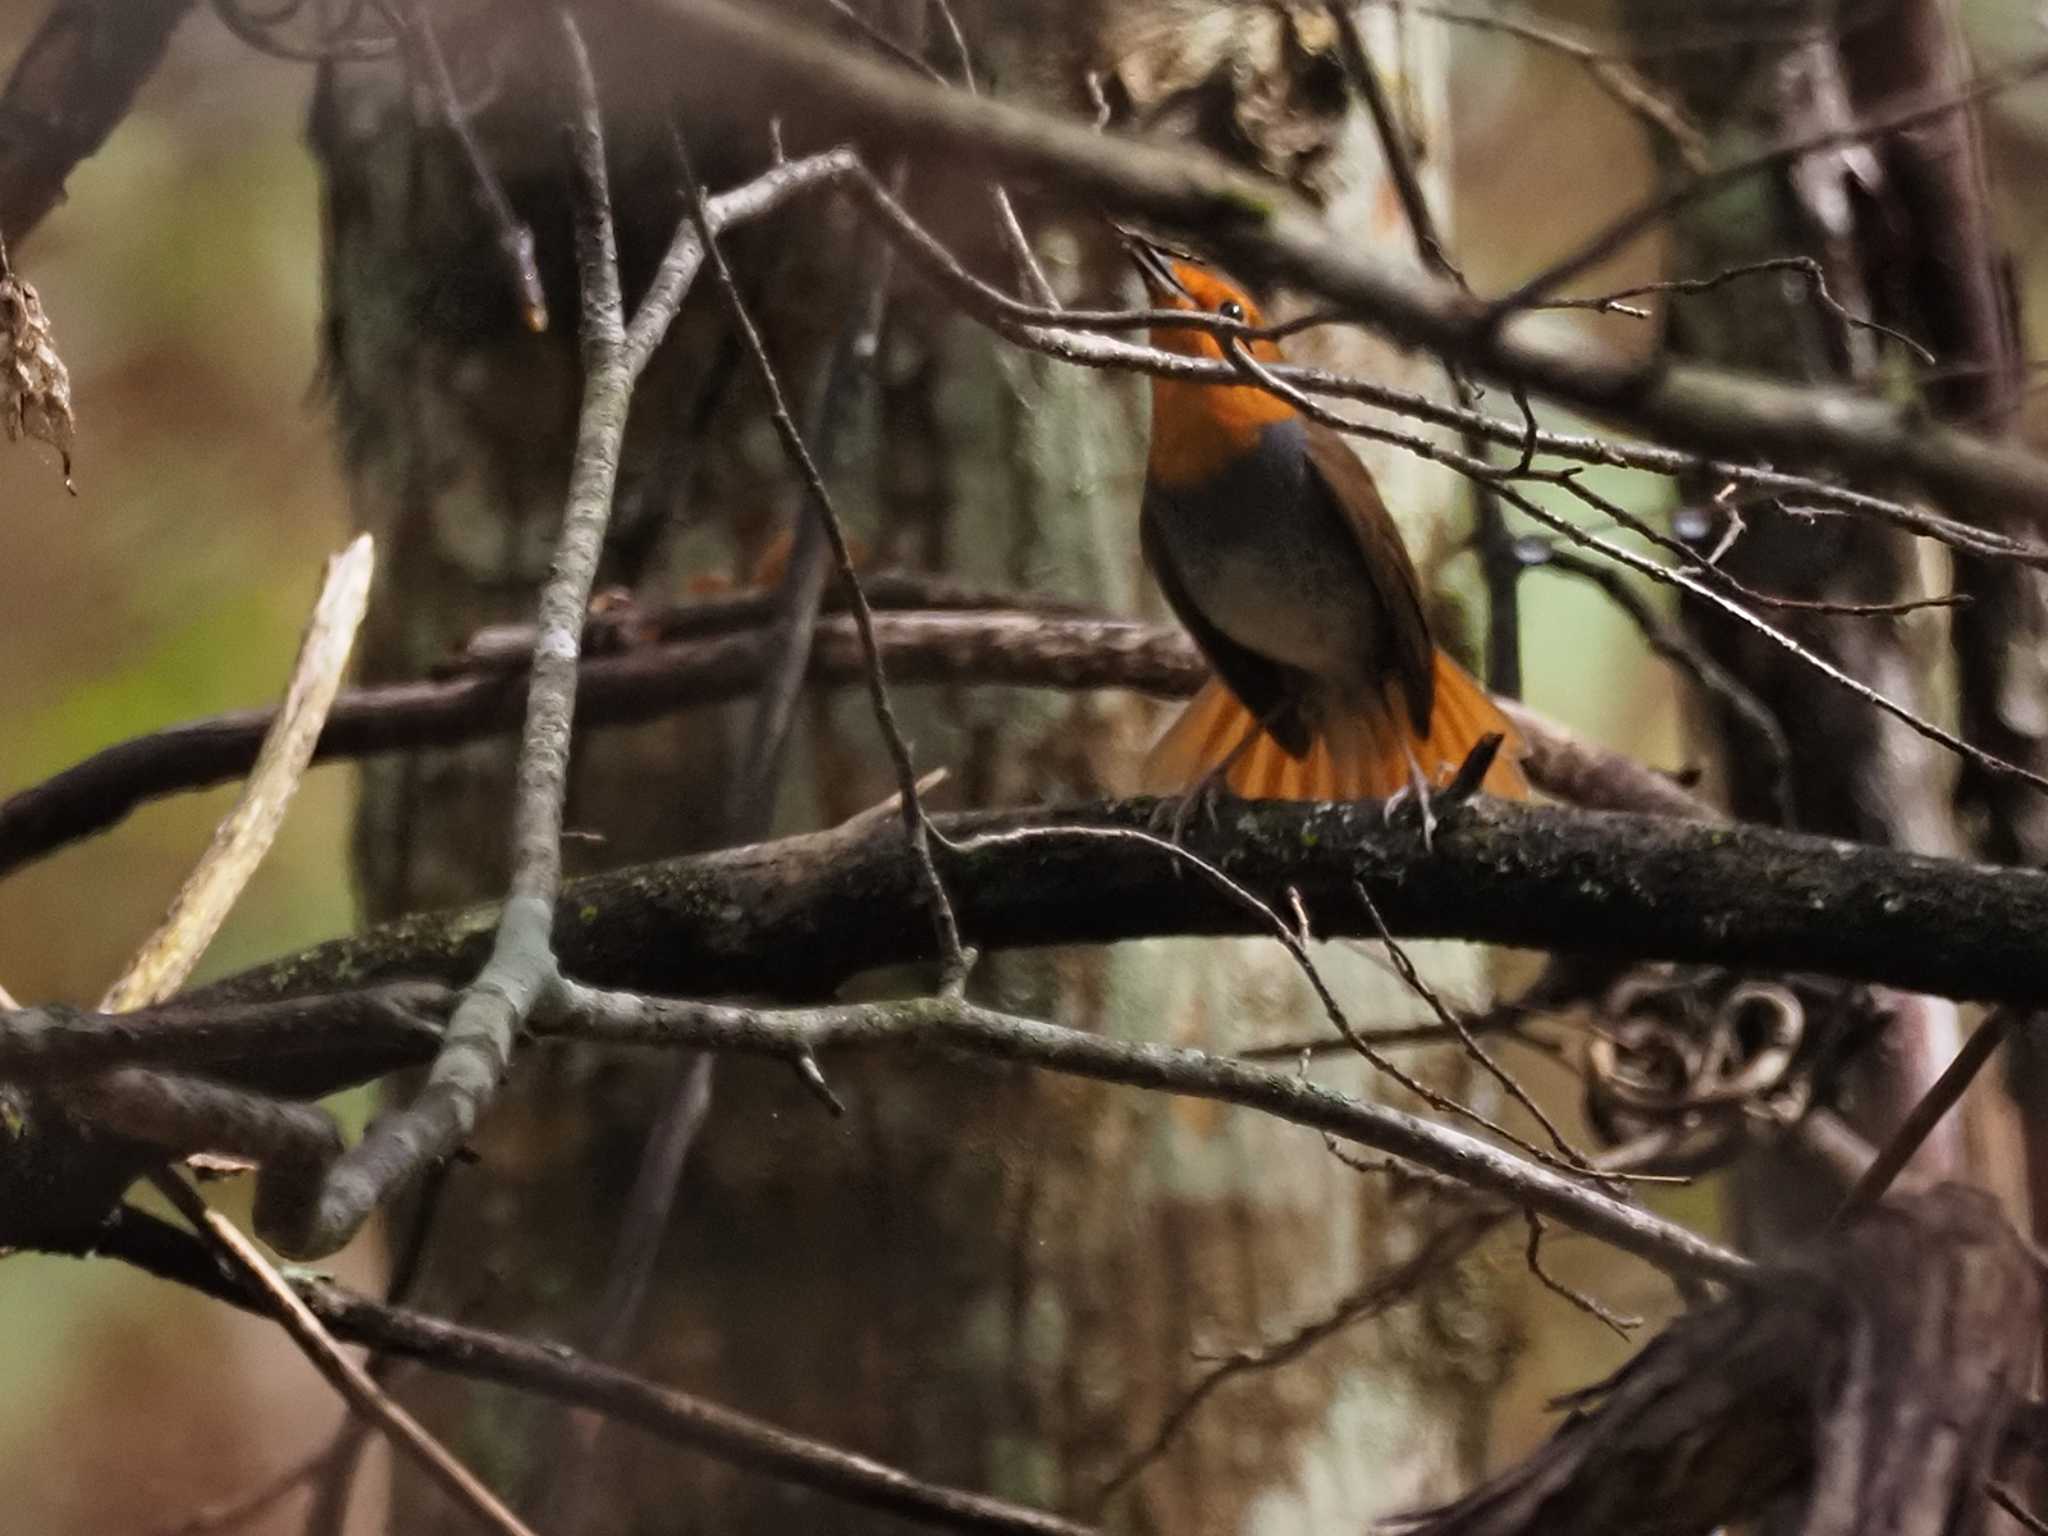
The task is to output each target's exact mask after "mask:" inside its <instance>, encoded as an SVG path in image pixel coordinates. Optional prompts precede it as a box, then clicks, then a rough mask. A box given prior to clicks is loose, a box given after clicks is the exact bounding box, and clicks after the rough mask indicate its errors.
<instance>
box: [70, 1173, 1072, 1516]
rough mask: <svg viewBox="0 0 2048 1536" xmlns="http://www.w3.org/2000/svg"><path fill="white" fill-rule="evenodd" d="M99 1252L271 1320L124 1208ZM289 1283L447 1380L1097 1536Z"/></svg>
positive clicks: (299, 1279)
mask: <svg viewBox="0 0 2048 1536" xmlns="http://www.w3.org/2000/svg"><path fill="white" fill-rule="evenodd" d="M92 1251H93V1252H94V1253H97V1254H101V1255H105V1256H107V1257H109V1258H117V1259H120V1260H122V1261H123V1262H125V1263H128V1264H132V1265H134V1266H135V1267H137V1268H138V1269H142V1270H145V1271H147V1272H148V1273H150V1274H152V1275H156V1276H158V1277H159V1278H161V1279H164V1280H169V1281H172V1282H174V1283H176V1284H179V1285H184V1286H187V1287H190V1288H191V1289H193V1290H196V1291H200V1292H203V1293H204V1294H206V1295H208V1296H212V1297H216V1298H217V1299H219V1300H221V1301H225V1302H228V1303H230V1304H231V1305H234V1306H238V1307H241V1308H244V1309H245V1310H249V1311H260V1310H262V1304H261V1302H260V1301H259V1300H258V1299H257V1298H256V1297H255V1296H253V1295H252V1294H251V1293H249V1292H248V1291H246V1290H244V1289H242V1288H240V1287H238V1286H237V1285H235V1284H234V1283H233V1281H231V1280H230V1279H229V1278H228V1277H227V1276H226V1275H224V1274H223V1273H222V1272H221V1270H220V1268H219V1266H218V1265H216V1264H215V1263H214V1262H213V1259H212V1256H211V1255H210V1254H209V1253H208V1252H207V1251H206V1249H205V1248H204V1246H203V1245H202V1244H200V1243H199V1242H198V1241H197V1240H196V1239H194V1238H191V1237H188V1236H186V1234H184V1233H183V1232H180V1231H179V1230H178V1229H177V1228H175V1227H172V1226H170V1225H169V1224H168V1223H166V1222H163V1221H160V1220H158V1219H156V1218H155V1217H152V1216H147V1215H144V1214H143V1213H141V1212H139V1211H136V1210H134V1209H132V1208H128V1207H123V1208H122V1209H121V1210H120V1211H119V1212H118V1213H117V1214H116V1216H115V1218H114V1220H112V1221H111V1222H110V1223H109V1224H108V1225H107V1227H106V1228H105V1230H104V1231H102V1232H101V1233H100V1234H98V1236H97V1239H96V1241H95V1243H94V1246H93V1250H92ZM288 1280H289V1283H290V1286H291V1288H292V1291H293V1293H294V1294H295V1295H296V1296H297V1298H298V1299H299V1300H300V1301H301V1302H303V1303H304V1304H305V1306H306V1307H307V1309H308V1310H309V1311H310V1312H311V1313H312V1314H313V1316H314V1317H315V1318H317V1319H318V1320H319V1321H320V1322H321V1323H322V1324H323V1325H325V1327H326V1328H327V1329H328V1331H329V1332H331V1333H332V1334H333V1335H334V1336H335V1337H336V1338H337V1339H341V1340H343V1341H345V1342H348V1343H352V1344H363V1345H367V1346H369V1347H370V1348H371V1349H374V1350H377V1351H378V1352H380V1353H382V1354H389V1355H398V1356H402V1357H404V1358H407V1359H412V1360H418V1361H420V1362H422V1363H423V1364H426V1365H429V1366H432V1367H434V1368H435V1369H437V1370H444V1371H451V1372H454V1373H456V1374H458V1375H463V1376H470V1377H474V1378H476V1379H478V1380H481V1381H495V1382H499V1383H502V1384H503V1385H506V1386H509V1387H514V1388H517V1389H519V1390H522V1391H528V1392H535V1393H539V1394H541V1395H543V1396H546V1397H550V1398H553V1399H555V1400H556V1401H558V1402H564V1403H573V1404H579V1405H582V1406H584V1407H589V1408H595V1409H597V1410H598V1411H599V1412H601V1413H604V1414H607V1415H609V1416H611V1417H613V1418H616V1419H618V1420H619V1421H620V1422H622V1423H627V1424H631V1425H633V1426H634V1427H635V1428H638V1429H642V1430H645V1431H647V1432H648V1433H649V1434H652V1435H655V1436H658V1437H659V1438H661V1439H664V1440H667V1441H670V1442H672V1443H674V1444H677V1445H683V1446H688V1447H690V1448H691V1449H693V1450H698V1451H702V1452H703V1453H704V1454H705V1455H708V1456H712V1457H715V1458H717V1459H718V1460H720V1461H724V1462H728V1463H730V1464H732V1465H734V1466H741V1467H747V1468H750V1469H752V1470H754V1471H757V1472H762V1473H765V1474H767V1475H768V1476H771V1477H777V1478H781V1479H783V1480H784V1481H787V1482H792V1483H796V1484H799V1485H800V1486H803V1487H806V1488H812V1489H815V1490H817V1491H818V1492H820V1493H824V1494H828V1495H830V1496H832V1497H834V1498H840V1499H845V1500H846V1501H847V1502H849V1503H852V1504H857V1505H861V1506H864V1507H866V1508H869V1509H883V1510H888V1511H890V1512H891V1513H894V1514H898V1515H902V1516H904V1517H905V1518H907V1519H911V1520H917V1521H921V1522H922V1523H924V1524H927V1525H938V1526H950V1527H953V1528H956V1529H962V1530H977V1531H1002V1532H1008V1533H1012V1536H1092V1532H1091V1530H1090V1528H1089V1527H1087V1526H1084V1525H1078V1524H1076V1523H1074V1522H1072V1521H1069V1520H1063V1519H1061V1518H1060V1517H1058V1516H1057V1515H1050V1514H1044V1513H1041V1512H1040V1511H1038V1510H1034V1509H1027V1508H1024V1507H1023V1506H1021V1505H1017V1504H1011V1503H1007V1502H1005V1501H1004V1500H1001V1499H995V1498H990V1497H987V1496H986V1495H983V1494H977V1493H969V1492H966V1491H964V1490H962V1489H957V1488H948V1487H946V1486H944V1485H943V1484H937V1483H928V1482H924V1481H922V1480H921V1479H919V1478H915V1477H912V1476H911V1475H910V1474H908V1473H906V1472H902V1471H899V1470H898V1469H896V1468H895V1467H892V1466H889V1465H888V1464H887V1463H885V1462H879V1461H875V1460H873V1459H871V1458H869V1457H866V1456H861V1455H858V1454H856V1453H854V1452H851V1451H845V1450H841V1449H839V1448H838V1447H836V1446H830V1445H826V1444H823V1443H822V1442H820V1441H816V1440H809V1439H806V1438H804V1437H803V1436H801V1435H796V1434H792V1433H790V1432H789V1431H788V1430H785V1429H782V1428H780V1427H778V1426H776V1425H773V1424H768V1423H765V1422H763V1421H762V1420H760V1419H756V1418H753V1417H751V1416H750V1415H747V1414H743V1413H738V1412H735V1411H734V1410H733V1409H730V1408H727V1407H724V1406H723V1405H721V1404H718V1403H713V1402H708V1401H706V1400H705V1399H703V1398H701V1397H693V1396H691V1395H690V1394H689V1393H686V1392H677V1391H675V1390H673V1389H671V1388H668V1387H663V1386H659V1385H657V1384H656V1383H654V1382H650V1381H647V1380H645V1379H643V1378H641V1377H638V1376H632V1375H629V1374H627V1373H626V1372H624V1371H620V1370H614V1369H612V1368H610V1367H608V1366H603V1365H598V1364H596V1363H595V1362H593V1361H591V1360H588V1359H586V1358H585V1357H583V1356H581V1355H579V1354H577V1353H576V1352H575V1351H574V1350H572V1349H567V1348H564V1347H563V1346H561V1345H559V1344H553V1343H538V1342H533V1341H529V1340H526V1339H521V1338H515V1337H512V1336H511V1335H508V1334H502V1333H493V1332H490V1331H488V1330H486V1329H482V1328H471V1327H466V1326H464V1325H462V1324H460V1323H453V1322H447V1321H444V1320H443V1319H441V1318H437V1317H432V1316H429V1315H428V1314H426V1313H423V1312H415V1311H411V1310H409V1309H407V1308H404V1307H394V1306H387V1305H386V1304H384V1303H382V1302H377V1301H372V1300H371V1299H369V1298H368V1297H366V1296H362V1295H359V1294H357V1293H356V1292H354V1291H350V1290H348V1289H346V1288H344V1287H342V1286H339V1285H336V1284H334V1283H333V1282H332V1281H329V1280H325V1279H321V1278H319V1277H318V1276H315V1275H311V1274H308V1273H305V1272H297V1273H293V1274H291V1275H290V1276H288Z"/></svg>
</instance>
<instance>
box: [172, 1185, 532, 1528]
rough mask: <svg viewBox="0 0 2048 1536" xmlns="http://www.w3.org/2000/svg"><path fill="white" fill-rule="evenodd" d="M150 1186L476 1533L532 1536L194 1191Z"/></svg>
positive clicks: (259, 1252)
mask: <svg viewBox="0 0 2048 1536" xmlns="http://www.w3.org/2000/svg"><path fill="white" fill-rule="evenodd" d="M155 1183H156V1186H157V1188H158V1189H160V1190H161V1191H162V1192H163V1193H164V1195H165V1197H166V1198H167V1199H169V1200H170V1202H171V1204H172V1205H173V1206H175V1207H176V1208H177V1209H178V1211H179V1212H180V1213H181V1214H182V1215H183V1216H184V1217H185V1219H186V1220H187V1221H189V1222H191V1223H192V1225H193V1226H195V1227H196V1228H198V1229H199V1232H200V1233H201V1235H202V1236H204V1237H205V1238H206V1240H207V1241H208V1242H209V1243H211V1244H212V1245H213V1247H214V1248H215V1250H216V1251H218V1252H219V1253H220V1254H221V1256H222V1257H223V1258H224V1259H226V1260H227V1262H228V1265H229V1267H230V1269H231V1270H232V1271H233V1272H234V1273H236V1274H238V1275H239V1276H240V1277H241V1278H242V1279H243V1280H244V1282H246V1283H247V1284H248V1285H250V1286H251V1287H252V1288H253V1289H254V1290H255V1291H256V1292H257V1293H258V1294H260V1295H262V1296H263V1297H265V1298H266V1299H267V1301H268V1302H269V1310H270V1311H271V1312H272V1313H273V1314H274V1315H275V1316H276V1318H277V1320H278V1321H279V1322H280V1323H282V1324H284V1327H285V1331H286V1332H287V1333H289V1334H290V1335H291V1336H292V1341H293V1342H294V1343H296V1344H297V1345H298V1346H299V1348H300V1349H301V1350H303V1351H304V1352H305V1355H306V1358H307V1359H308V1360H310V1361H311V1362H312V1363H313V1365H314V1367H315V1368H316V1369H317V1370H318V1371H319V1372H320V1374H321V1375H322V1376H325V1377H326V1378H327V1379H328V1381H329V1382H331V1383H332V1384H333V1386H334V1389H335V1391H337V1392H339V1393H340V1394H341V1395H342V1397H343V1399H344V1400H345V1401H346V1402H347V1403H348V1405H349V1406H350V1407H351V1408H353V1409H354V1410H355V1411H356V1412H357V1413H360V1414H362V1415H363V1416H364V1417H366V1418H368V1419H371V1420H372V1421H374V1422H375V1423H376V1425H377V1427H378V1428H380V1429H381V1430H383V1431H384V1433H385V1435H386V1436H387V1437H389V1439H390V1441H391V1443H392V1445H393V1446H394V1447H395V1448H396V1449H397V1450H399V1451H400V1452H401V1453H403V1454H404V1455H406V1456H409V1457H411V1458H412V1460H413V1461H414V1462H416V1463H417V1464H418V1465H419V1467H420V1470H421V1471H423V1472H425V1473H426V1474H427V1476H428V1477H429V1478H431V1479H433V1481H434V1482H435V1483H437V1484H438V1485H439V1486H440V1487H441V1489H442V1490H443V1491H444V1492H445V1493H447V1495H448V1496H449V1497H450V1498H451V1499H453V1500H454V1501H455V1503H456V1505H457V1507H458V1508H460V1509H462V1510H464V1511H465V1512H467V1513H468V1515H469V1516H470V1518H471V1519H472V1520H473V1521H474V1522H475V1523H476V1524H477V1525H478V1526H480V1527H482V1528H483V1529H485V1530H488V1531H496V1532H498V1533H499V1536H533V1533H532V1532H531V1531H530V1530H528V1529H527V1527H526V1525H525V1523H524V1522H523V1521H521V1520H520V1518H519V1517H518V1516H517V1515H515V1514H513V1513H512V1511H511V1510H510V1509H508V1508H507V1507H506V1506H505V1504H504V1503H503V1502H502V1501H501V1500H500V1499H499V1498H498V1497H497V1495H496V1494H494V1493H492V1492H491V1491H490V1489H488V1488H486V1487H485V1486H484V1485H483V1484H482V1483H480V1482H478V1481H477V1479H476V1476H475V1474H474V1473H472V1472H471V1471H470V1470H469V1469H468V1468H467V1467H465V1466H463V1465H462V1463H461V1462H459V1461H457V1460H456V1459H455V1458H454V1457H453V1456H451V1455H450V1454H449V1453H448V1451H447V1450H446V1449H445V1448H444V1447H443V1446H442V1445H441V1443H440V1442H439V1441H438V1440H436V1439H435V1438H434V1437H433V1436H432V1435H430V1434H428V1433H427V1431H426V1430H425V1428H423V1427H422V1426H421V1424H420V1422H419V1421H418V1420H417V1419H415V1418H414V1417H413V1416H412V1415H411V1414H409V1413H407V1412H406V1411H405V1409H403V1408H402V1407H400V1406H399V1405H398V1404H397V1403H396V1402H395V1401H393V1400H392V1398H391V1397H390V1396H389V1395H388V1394H387V1393H385V1392H384V1390H383V1389H382V1388H380V1387H379V1386H378V1385H377V1384H376V1383H375V1382H374V1381H372V1380H371V1379H370V1374H369V1372H368V1371H366V1370H364V1369H363V1368H362V1367H361V1366H360V1365H358V1364H357V1363H356V1362H355V1361H354V1360H352V1359H350V1358H349V1357H348V1356H347V1355H345V1354H343V1353H342V1351H341V1348H340V1347H339V1346H338V1345H337V1344H336V1343H335V1341H334V1336H333V1335H332V1334H330V1333H329V1332H328V1331H327V1328H326V1326H325V1325H324V1324H323V1323H322V1322H321V1321H320V1319H319V1318H318V1317H316V1316H314V1314H313V1311H312V1309H311V1308H310V1307H308V1306H307V1305H306V1303H305V1302H304V1301H303V1300H301V1299H300V1297H299V1293H298V1292H297V1291H295V1290H293V1289H292V1287H291V1285H290V1284H289V1283H287V1282H286V1280H285V1278H284V1277H283V1276H282V1275H280V1274H279V1273H278V1272H277V1269H276V1267H275V1266H274V1265H273V1264H271V1262H270V1261H269V1260H268V1259H266V1258H265V1257H264V1256H263V1251H262V1250H261V1249H260V1248H258V1247H257V1246H256V1245H255V1244H254V1243H252V1242H250V1241H249V1239H247V1238H246V1237H244V1236H242V1234H241V1232H240V1231H239V1230H237V1229H236V1227H235V1224H234V1223H233V1222H231V1221H229V1220H228V1219H227V1218H226V1217H225V1216H222V1215H221V1214H220V1213H219V1212H217V1211H215V1210H212V1209H211V1208H209V1207H208V1206H207V1204H206V1202H205V1201H204V1200H202V1199H201V1198H200V1197H199V1194H198V1192H197V1191H196V1190H194V1189H193V1188H192V1186H191V1185H189V1184H187V1183H186V1182H185V1181H184V1180H183V1179H181V1178H178V1177H177V1176H176V1175H175V1174H161V1175H159V1176H157V1178H156V1180H155Z"/></svg>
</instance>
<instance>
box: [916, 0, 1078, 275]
mask: <svg viewBox="0 0 2048 1536" xmlns="http://www.w3.org/2000/svg"><path fill="white" fill-rule="evenodd" d="M931 5H932V9H933V10H935V11H937V12H938V13H939V20H940V22H941V23H943V24H944V26H945V29H946V36H947V38H948V39H949V40H950V41H951V42H952V44H953V59H954V62H955V64H956V65H958V67H959V70H960V84H961V85H962V86H963V87H964V88H965V89H966V91H967V93H968V94H969V95H970V96H978V95H980V94H981V87H980V86H978V85H976V84H975V82H974V50H973V49H971V48H969V47H968V46H967V34H966V33H965V32H964V31H962V30H961V28H960V18H959V17H957V16H955V15H954V14H953V7H952V5H951V4H950V3H949V0H931ZM988 190H989V197H990V199H991V200H992V201H993V202H994V203H995V209H996V228H997V229H999V230H1001V231H1002V235H1003V241H1004V243H1005V244H1007V245H1008V246H1009V247H1010V255H1011V257H1012V259H1013V260H1015V262H1016V263H1017V271H1018V274H1019V275H1020V276H1021V277H1022V278H1023V279H1024V286H1025V287H1026V288H1028V289H1030V290H1031V294H1032V297H1033V298H1035V299H1037V301H1038V302H1039V303H1040V304H1043V305H1044V306H1045V307H1046V308H1047V309H1058V308H1059V307H1060V298H1059V295H1058V294H1057V293H1055V292H1054V291H1053V286H1052V283H1051V281H1050V280H1048V279H1047V277H1046V275H1045V269H1044V268H1043V267H1041V266H1040V265H1039V264H1038V253H1037V252H1036V251H1034V250H1032V249H1031V239H1030V237H1029V236H1028V235H1026V234H1025V233H1024V226H1023V225H1022V224H1021V223H1020V222H1018V219H1017V209H1016V206H1015V205H1014V204H1013V203H1012V202H1011V201H1010V194H1009V191H1008V189H1006V188H1005V187H1004V186H1003V184H1002V183H1001V182H999V181H996V182H990V183H989V189H988Z"/></svg>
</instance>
